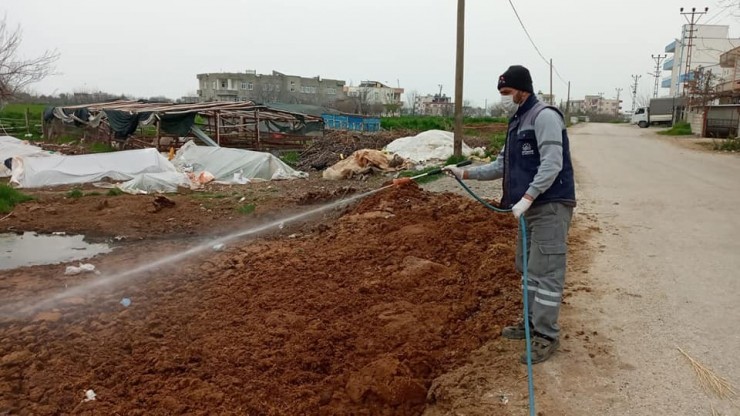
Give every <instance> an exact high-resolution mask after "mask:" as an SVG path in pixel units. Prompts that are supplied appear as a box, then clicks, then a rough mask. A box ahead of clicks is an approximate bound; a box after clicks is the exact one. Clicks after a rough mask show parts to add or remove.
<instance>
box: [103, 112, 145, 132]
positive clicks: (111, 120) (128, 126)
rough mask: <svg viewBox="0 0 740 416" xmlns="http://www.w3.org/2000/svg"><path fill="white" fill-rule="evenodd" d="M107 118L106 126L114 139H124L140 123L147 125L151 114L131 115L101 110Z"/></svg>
mask: <svg viewBox="0 0 740 416" xmlns="http://www.w3.org/2000/svg"><path fill="white" fill-rule="evenodd" d="M103 112H104V113H105V116H106V117H107V118H108V124H109V125H110V129H111V131H113V134H114V135H115V137H116V139H125V138H127V137H128V136H130V135H132V134H133V133H134V132H135V131H136V129H137V128H138V127H139V123H140V122H144V124H148V121H149V118H150V117H151V116H152V115H153V114H152V112H150V111H146V112H141V113H132V112H130V111H121V110H103Z"/></svg>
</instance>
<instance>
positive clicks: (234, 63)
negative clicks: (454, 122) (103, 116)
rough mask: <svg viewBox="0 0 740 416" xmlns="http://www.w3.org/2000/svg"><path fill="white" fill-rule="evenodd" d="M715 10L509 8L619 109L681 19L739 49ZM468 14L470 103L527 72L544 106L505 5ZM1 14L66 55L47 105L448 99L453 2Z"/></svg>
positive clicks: (583, 89)
mask: <svg viewBox="0 0 740 416" xmlns="http://www.w3.org/2000/svg"><path fill="white" fill-rule="evenodd" d="M719 1H720V0H707V2H706V3H701V4H700V3H697V4H689V3H687V4H682V3H681V2H677V1H675V0H622V1H619V0H612V1H602V0H599V1H596V0H590V1H589V0H560V1H545V0H514V5H515V6H516V7H517V10H518V11H519V14H520V16H521V18H522V20H523V21H524V24H525V25H526V27H527V29H528V30H529V32H530V34H531V35H532V37H533V39H534V41H535V42H536V44H537V46H538V47H539V49H540V51H541V52H542V54H543V55H544V56H545V57H546V58H548V59H550V58H552V59H553V62H554V64H555V67H556V68H557V70H558V71H559V73H560V74H561V75H562V77H563V79H564V80H565V81H571V83H572V88H571V98H583V96H584V95H585V94H597V93H600V92H603V93H604V95H605V96H606V97H613V96H615V94H616V92H615V88H623V89H624V91H623V93H622V94H623V97H624V95H627V94H626V93H627V91H628V90H629V84H630V82H631V78H630V75H631V74H640V75H642V79H641V80H640V88H639V90H640V93H641V94H642V93H644V94H648V93H650V92H651V91H652V86H653V82H652V79H649V76H648V75H647V72H650V71H652V69H653V66H654V63H653V60H652V59H651V57H650V55H651V54H657V53H663V50H664V48H665V46H666V45H667V44H668V43H670V42H671V40H672V39H674V38H676V37H680V32H681V25H682V24H683V23H684V22H685V21H684V17H683V16H681V15H680V14H679V7H681V6H686V7H692V6H695V7H701V8H703V7H704V6H708V7H709V8H710V10H709V13H708V14H707V15H706V16H705V17H704V18H703V21H709V22H711V23H713V24H728V25H730V35H731V36H732V37H738V36H740V33H738V27H739V23H738V19H737V18H734V17H732V16H731V15H730V12H731V11H736V10H734V9H725V10H723V8H722V7H720V5H719V4H718V2H719ZM466 3H467V5H466V8H467V10H466V18H467V22H466V41H465V48H466V50H465V90H464V91H465V99H466V100H470V101H471V102H473V103H474V104H476V105H479V106H483V105H484V103H485V101H486V100H488V104H489V105H490V104H492V103H494V102H497V101H499V98H498V92H497V91H496V80H497V78H498V75H499V74H501V73H502V72H503V71H504V70H506V68H507V67H508V66H509V65H511V64H521V65H525V66H527V67H528V68H529V69H530V71H531V72H532V77H533V78H534V87H535V90H538V89H541V90H543V91H545V92H547V91H548V90H549V68H548V66H547V65H546V63H545V62H544V61H543V60H542V59H541V58H540V57H539V56H538V55H537V52H536V51H535V50H534V48H533V47H532V45H531V44H530V43H529V41H528V40H527V37H526V35H525V33H524V31H523V30H522V28H521V26H520V25H519V23H518V22H517V20H516V17H515V15H514V13H513V11H512V9H511V7H510V5H509V2H508V0H467V2H466ZM0 10H1V11H2V12H4V13H5V14H6V16H7V20H8V22H9V23H10V24H11V25H13V26H15V25H18V24H20V25H21V27H22V29H23V36H24V37H23V44H22V45H21V53H22V54H23V55H26V56H34V55H38V54H41V53H42V52H43V51H44V50H46V49H56V50H58V51H59V52H60V54H61V58H60V60H59V62H58V64H57V72H58V75H55V76H52V77H49V78H48V79H46V80H44V81H43V82H41V83H38V84H35V85H34V86H33V89H34V91H36V92H39V93H46V94H48V93H60V92H71V91H74V90H80V89H86V90H90V89H94V90H97V89H100V90H103V91H106V92H111V93H125V94H133V95H135V96H139V97H150V96H156V95H164V96H167V97H170V98H178V97H180V96H183V95H185V94H187V93H189V92H193V91H195V90H196V89H197V88H198V83H197V79H196V74H198V73H204V72H220V71H233V72H241V71H244V70H247V69H254V70H256V71H257V72H258V73H270V72H271V71H272V70H273V69H274V70H277V71H280V72H284V73H288V74H294V75H302V76H316V75H321V76H322V77H325V78H336V79H341V80H346V81H347V83H350V82H353V83H354V84H357V83H359V82H360V81H361V80H365V79H370V80H377V81H381V82H385V83H388V84H390V85H394V86H396V85H400V86H401V87H402V88H405V89H406V91H410V90H417V91H418V92H419V93H421V94H426V93H434V92H436V91H438V88H439V87H438V84H442V85H443V92H444V93H446V94H448V95H453V94H454V75H455V21H456V10H457V1H456V0H372V1H356V0H260V1H256V0H208V1H195V0H177V1H175V0H146V1H143V0H125V1H116V2H113V1H105V0H98V1H89V0H87V1H81V0H65V1H57V0H51V1H50V0H0ZM720 12H721V13H720ZM736 14H737V13H736ZM715 15H716V16H715ZM666 76H667V73H666ZM553 90H554V93H555V95H556V100H557V101H559V100H560V99H561V98H563V99H564V98H565V95H566V90H567V87H566V83H565V82H563V81H561V80H560V79H559V78H558V77H557V76H554V78H553ZM663 92H664V93H665V92H667V90H666V91H663ZM629 103H630V101H629V97H626V99H625V107H626V108H629Z"/></svg>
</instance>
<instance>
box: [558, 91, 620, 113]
mask: <svg viewBox="0 0 740 416" xmlns="http://www.w3.org/2000/svg"><path fill="white" fill-rule="evenodd" d="M619 107H620V105H619V101H617V100H616V99H611V98H604V97H602V96H600V95H587V96H585V97H584V99H582V100H571V101H570V112H571V114H613V115H616V114H619Z"/></svg>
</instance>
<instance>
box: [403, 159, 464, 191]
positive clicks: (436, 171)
mask: <svg viewBox="0 0 740 416" xmlns="http://www.w3.org/2000/svg"><path fill="white" fill-rule="evenodd" d="M471 163H473V162H471V161H470V160H463V161H462V162H460V163H458V164H456V165H455V166H457V167H458V168H461V167H463V166H468V165H469V164H471ZM442 169H444V168H435V169H432V170H430V171H429V172H425V173H422V174H420V175H416V176H411V177H408V178H397V179H394V180H393V185H396V186H403V185H408V184H410V183H411V182H413V181H415V180H417V179H419V178H423V177H425V176H434V175H439V174H440V173H442Z"/></svg>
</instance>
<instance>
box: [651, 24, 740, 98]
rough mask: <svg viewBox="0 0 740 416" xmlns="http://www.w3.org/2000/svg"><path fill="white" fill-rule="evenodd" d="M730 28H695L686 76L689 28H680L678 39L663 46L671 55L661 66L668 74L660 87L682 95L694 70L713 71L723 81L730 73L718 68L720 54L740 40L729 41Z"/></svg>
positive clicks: (670, 92) (704, 26)
mask: <svg viewBox="0 0 740 416" xmlns="http://www.w3.org/2000/svg"><path fill="white" fill-rule="evenodd" d="M729 32H730V27H729V26H726V25H694V34H695V36H696V37H695V38H694V39H692V46H691V67H690V69H689V71H688V72H689V73H688V75H687V74H686V72H687V71H686V61H687V57H688V53H687V52H688V39H686V34H688V33H689V25H688V24H686V25H683V28H682V33H683V35H682V37H681V39H674V40H673V42H671V43H669V44H668V46H666V47H665V52H666V53H667V54H670V55H669V57H668V58H667V59H666V60H665V62H664V63H663V70H664V71H668V72H670V73H669V74H668V76H666V77H664V78H663V80H662V82H661V84H660V86H661V87H662V88H668V89H669V95H670V96H674V97H675V96H678V95H682V94H683V89H684V82H685V81H687V80H691V79H692V77H693V71H695V70H696V69H697V68H700V67H701V68H706V69H709V70H711V71H712V73H713V75H715V76H716V77H717V79H718V80H719V82H724V80H725V79H727V77H728V75H729V74H730V69H729V68H722V67H720V65H719V64H720V55H722V53H724V52H726V51H729V50H730V49H733V48H734V47H735V46H736V45H738V44H740V38H728V36H729Z"/></svg>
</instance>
